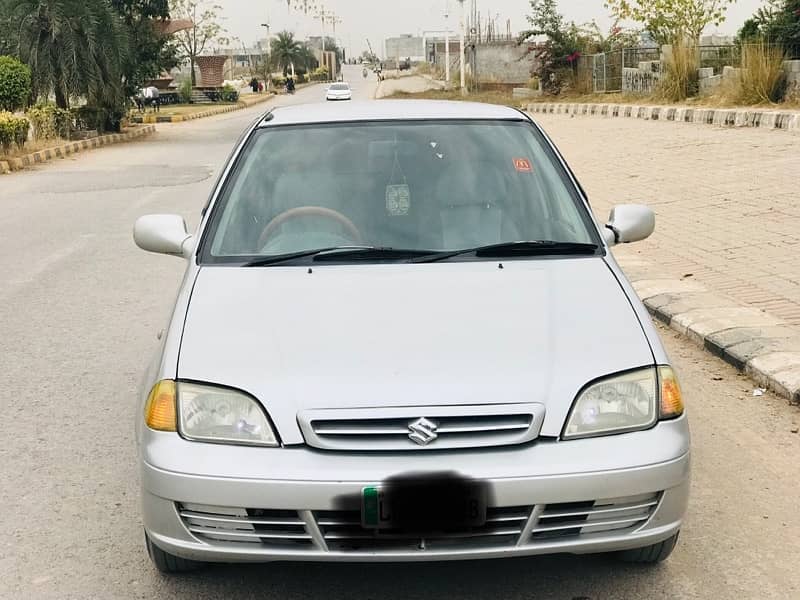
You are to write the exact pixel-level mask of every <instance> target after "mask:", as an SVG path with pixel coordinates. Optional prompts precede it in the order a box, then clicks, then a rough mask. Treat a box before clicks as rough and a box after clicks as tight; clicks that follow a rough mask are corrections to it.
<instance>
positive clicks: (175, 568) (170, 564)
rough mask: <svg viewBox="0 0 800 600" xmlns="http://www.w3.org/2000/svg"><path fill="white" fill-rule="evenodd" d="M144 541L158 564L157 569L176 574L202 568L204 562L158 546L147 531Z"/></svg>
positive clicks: (168, 573)
mask: <svg viewBox="0 0 800 600" xmlns="http://www.w3.org/2000/svg"><path fill="white" fill-rule="evenodd" d="M144 541H145V544H146V545H147V554H148V556H150V560H151V561H153V564H154V565H155V566H156V569H158V570H159V571H161V572H162V573H164V574H166V575H176V574H178V573H189V572H191V571H197V570H199V569H202V568H203V566H204V564H203V563H201V562H197V561H195V560H188V559H186V558H181V557H180V556H175V555H173V554H170V553H169V552H164V551H163V550H162V549H161V548H159V547H158V546H156V545H155V544H154V543H153V542H152V540H150V536H149V535H147V533H145V534H144Z"/></svg>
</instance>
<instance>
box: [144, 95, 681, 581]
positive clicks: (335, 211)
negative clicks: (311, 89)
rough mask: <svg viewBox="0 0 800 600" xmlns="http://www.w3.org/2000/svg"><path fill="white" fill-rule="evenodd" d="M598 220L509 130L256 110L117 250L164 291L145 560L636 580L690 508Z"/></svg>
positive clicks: (632, 300)
mask: <svg viewBox="0 0 800 600" xmlns="http://www.w3.org/2000/svg"><path fill="white" fill-rule="evenodd" d="M654 227H655V217H654V213H653V211H652V210H651V209H650V208H648V207H647V206H643V205H622V206H617V207H616V208H615V209H614V210H613V211H612V213H611V216H610V218H609V220H608V222H607V223H604V224H599V223H597V222H596V221H595V220H594V217H593V215H592V211H591V210H590V206H589V201H588V198H587V197H586V195H585V193H584V192H583V190H582V188H581V187H580V186H579V184H578V182H577V181H576V179H575V177H574V176H573V174H572V172H571V171H570V170H569V168H568V167H567V165H566V163H565V162H564V160H563V158H562V157H561V155H560V154H559V153H558V151H557V150H556V148H555V147H554V145H553V144H552V142H551V141H550V140H549V138H548V137H547V136H546V135H545V134H544V132H543V131H542V129H541V128H540V127H539V126H538V125H537V124H536V123H535V122H534V121H533V120H532V119H531V118H530V117H529V116H528V115H526V114H524V113H522V112H520V111H517V110H514V109H511V108H506V107H499V106H488V105H482V104H470V103H461V102H454V103H450V102H428V101H392V100H385V101H381V102H371V103H361V102H352V103H349V104H347V105H344V106H338V107H335V108H333V107H331V106H329V105H327V104H325V103H319V104H312V105H303V106H287V107H283V108H276V109H274V110H272V111H271V112H269V113H268V114H266V115H264V117H263V118H261V119H260V120H258V121H257V122H256V123H254V124H253V125H252V126H251V127H250V129H249V130H248V131H246V132H245V134H244V136H243V138H242V140H241V141H240V143H239V144H238V145H237V147H236V148H235V150H234V151H233V153H232V155H231V157H230V159H229V162H228V164H227V165H226V166H225V167H224V169H223V171H222V176H221V177H220V179H219V181H218V183H217V184H216V185H215V187H214V189H213V191H212V194H211V197H210V199H209V201H208V203H207V205H206V206H205V208H204V209H203V211H202V219H201V222H200V225H199V227H198V229H197V231H196V232H194V233H190V232H189V231H188V230H187V228H186V224H185V221H184V219H183V217H181V216H178V215H149V216H144V217H141V218H140V219H139V220H138V221H137V222H136V224H135V227H134V239H135V242H136V244H137V245H138V246H139V247H140V248H142V249H144V250H146V251H149V252H154V253H160V254H166V255H170V256H175V257H182V258H183V259H185V260H186V271H185V275H184V278H183V282H182V284H181V287H180V290H179V292H178V297H177V300H176V303H175V307H174V310H173V312H172V313H171V314H172V317H171V320H170V322H169V324H168V326H167V328H166V329H165V333H164V335H163V336H162V337H161V338H160V339H161V341H160V345H159V347H158V350H157V352H156V353H155V356H154V358H153V361H152V362H151V364H150V367H149V368H148V370H147V371H146V373H145V376H144V379H143V385H142V389H141V394H140V406H139V410H137V411H136V415H137V417H136V430H137V431H136V439H137V445H138V452H139V458H138V461H139V467H140V473H141V477H140V481H141V493H142V509H143V523H144V532H145V540H146V544H147V549H148V551H149V554H150V557H151V559H152V561H153V562H154V564H155V565H156V567H157V568H158V569H160V570H161V571H164V572H171V573H172V572H179V571H185V570H190V569H194V568H198V567H199V566H201V565H202V564H204V563H207V562H269V561H288V560H291V561H333V562H335V561H361V562H367V561H381V562H386V561H441V560H465V559H480V558H500V557H509V558H510V557H517V556H527V555H536V554H551V553H572V554H588V553H598V552H614V553H617V554H618V555H619V556H620V557H621V558H623V559H624V560H628V561H634V562H640V563H656V562H659V561H662V560H664V559H665V558H666V557H667V556H669V554H670V553H671V552H672V550H673V548H674V547H675V543H676V540H677V539H678V534H679V531H680V529H681V526H682V524H683V520H684V515H685V512H686V508H687V502H688V494H689V471H690V436H689V428H688V424H687V417H686V414H685V413H684V404H683V398H682V396H681V390H680V387H679V385H678V381H677V378H676V375H675V373H674V372H673V370H672V368H671V366H670V361H669V358H668V356H667V355H666V353H665V351H664V348H663V346H662V344H661V342H660V340H659V338H658V334H657V331H656V329H655V328H654V325H653V323H652V321H651V320H650V317H649V315H648V313H647V310H646V309H645V308H644V306H643V305H642V303H641V302H640V300H639V299H638V297H637V296H636V293H635V292H634V290H633V288H632V286H631V285H630V284H629V283H628V281H627V279H626V278H625V275H624V273H623V272H622V271H621V269H620V267H619V266H618V265H617V262H616V261H615V259H614V256H613V255H612V253H611V248H612V247H613V246H615V245H617V244H625V243H632V242H638V241H640V240H643V239H645V238H647V237H648V236H650V235H651V234H652V232H653V230H654Z"/></svg>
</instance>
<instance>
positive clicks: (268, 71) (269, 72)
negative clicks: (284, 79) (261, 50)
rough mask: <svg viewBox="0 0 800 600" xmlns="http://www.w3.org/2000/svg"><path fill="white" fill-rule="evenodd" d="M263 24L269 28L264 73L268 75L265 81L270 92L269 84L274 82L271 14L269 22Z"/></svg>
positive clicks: (265, 86) (265, 85) (266, 88)
mask: <svg viewBox="0 0 800 600" xmlns="http://www.w3.org/2000/svg"><path fill="white" fill-rule="evenodd" d="M261 26H262V27H264V28H266V30H267V64H266V65H265V66H264V75H265V76H266V79H267V80H266V81H265V82H264V89H265V90H266V91H267V92H269V86H270V84H271V83H272V66H271V60H270V59H271V52H272V39H271V38H270V33H269V29H270V26H269V15H267V22H266V23H262V24H261Z"/></svg>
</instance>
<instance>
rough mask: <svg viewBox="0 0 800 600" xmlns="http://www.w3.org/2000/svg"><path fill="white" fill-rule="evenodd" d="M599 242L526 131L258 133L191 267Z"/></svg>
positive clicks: (379, 127)
mask: <svg viewBox="0 0 800 600" xmlns="http://www.w3.org/2000/svg"><path fill="white" fill-rule="evenodd" d="M597 238H598V236H597V233H596V231H594V232H592V221H591V218H590V216H589V213H588V211H587V210H586V209H585V208H584V207H583V205H582V204H581V202H580V200H579V197H578V196H577V193H576V191H575V188H574V186H573V184H572V183H571V182H570V181H569V180H568V178H567V174H566V172H565V170H564V169H563V167H562V166H561V164H560V163H559V162H558V160H557V158H556V156H555V154H554V153H553V152H552V150H551V149H550V146H549V144H548V143H547V142H546V141H545V139H544V138H543V136H542V135H541V134H540V133H539V132H538V130H536V129H535V128H534V127H533V126H531V125H530V124H529V123H525V122H522V121H519V122H517V121H454V120H451V121H434V122H432V121H419V122H415V121H405V122H403V121H390V122H379V123H345V124H326V125H302V126H279V127H275V126H273V127H269V126H266V127H261V128H258V129H256V130H255V131H254V133H253V135H252V136H251V138H250V140H249V142H248V143H247V144H246V145H245V148H244V149H243V150H242V153H241V155H240V157H239V159H238V160H237V163H236V166H235V168H234V169H233V170H232V171H231V173H230V175H229V176H228V178H227V181H226V183H225V185H224V187H223V190H222V193H221V194H220V197H219V200H218V201H217V202H216V204H215V206H214V209H213V213H212V215H211V217H210V224H209V226H208V227H207V228H206V231H205V234H204V239H203V242H202V252H201V262H206V263H235V262H240V263H241V262H247V261H248V260H253V259H258V258H268V257H273V256H282V255H286V254H293V253H303V252H308V251H313V250H314V249H324V248H348V247H349V248H352V247H365V246H366V247H370V248H381V249H388V248H392V249H404V250H411V251H423V250H425V251H431V252H447V251H451V252H452V251H458V250H463V249H469V248H477V247H483V246H489V245H497V244H505V243H511V242H519V241H548V242H560V243H574V244H593V243H598V242H599V240H598V239H597ZM344 258H346V257H343V259H344ZM406 258H407V257H406ZM466 258H468V257H463V256H458V257H454V259H466ZM471 258H472V259H475V258H476V257H471Z"/></svg>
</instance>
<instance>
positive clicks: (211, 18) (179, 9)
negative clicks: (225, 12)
mask: <svg viewBox="0 0 800 600" xmlns="http://www.w3.org/2000/svg"><path fill="white" fill-rule="evenodd" d="M169 2H170V16H171V17H172V18H173V19H188V20H189V21H191V22H192V23H193V24H194V25H193V26H192V27H191V28H190V29H187V30H185V31H180V32H178V33H177V34H175V44H176V46H177V49H178V58H179V59H181V60H184V61H188V62H189V68H190V69H191V74H192V85H193V86H194V85H196V84H197V79H196V77H197V76H196V75H195V72H194V66H195V64H196V62H197V57H198V56H200V55H201V54H202V53H203V52H204V51H205V49H206V48H209V47H211V46H213V45H215V44H219V45H224V44H227V43H228V39H227V38H226V37H225V35H224V34H225V33H226V32H225V28H224V27H223V26H222V23H221V22H220V21H221V17H220V11H221V10H222V7H221V6H219V5H216V4H207V3H206V2H204V1H203V0H169Z"/></svg>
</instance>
